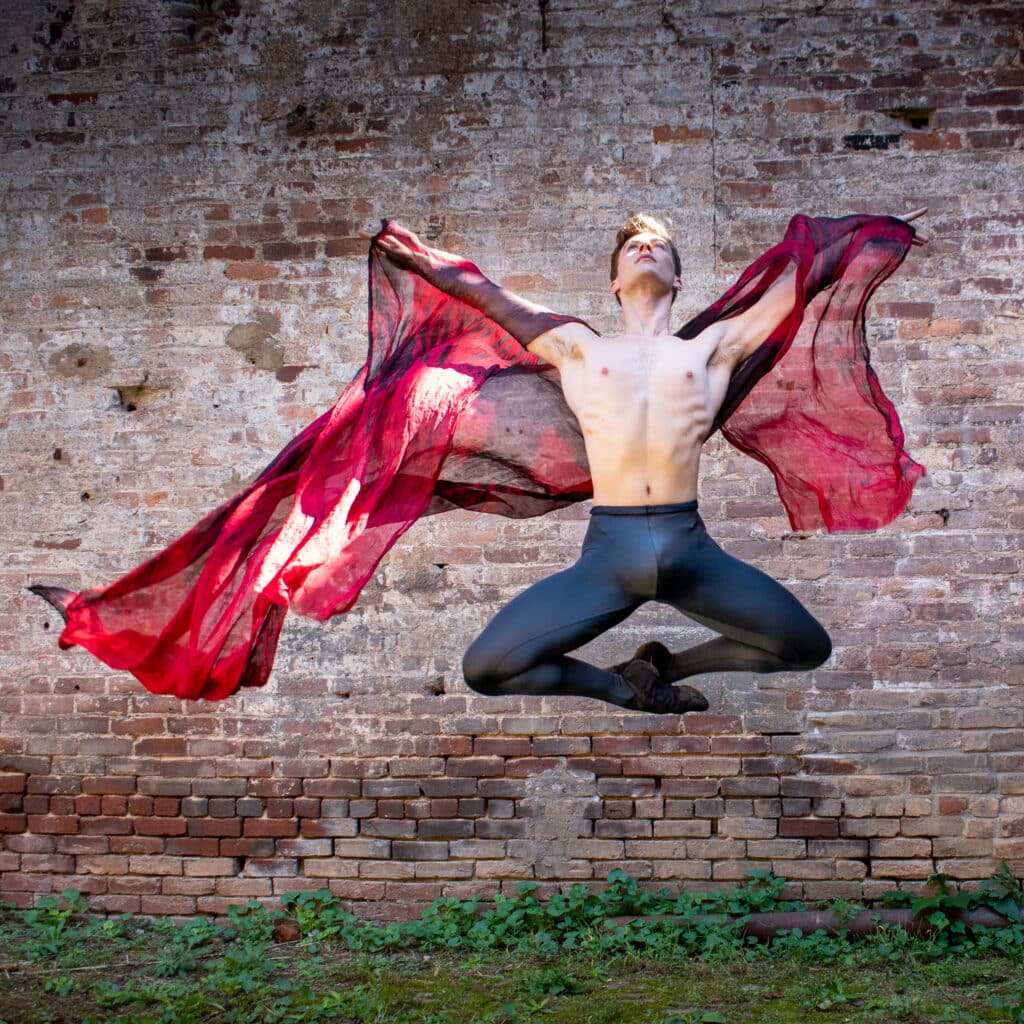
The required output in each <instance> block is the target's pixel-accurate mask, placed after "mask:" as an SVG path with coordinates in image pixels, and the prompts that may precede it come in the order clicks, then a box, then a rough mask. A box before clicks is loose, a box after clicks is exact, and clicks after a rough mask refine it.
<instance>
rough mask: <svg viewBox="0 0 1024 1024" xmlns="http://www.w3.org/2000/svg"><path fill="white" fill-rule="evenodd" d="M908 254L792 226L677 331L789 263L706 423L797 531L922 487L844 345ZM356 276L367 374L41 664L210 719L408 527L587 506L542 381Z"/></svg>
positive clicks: (853, 348) (582, 467)
mask: <svg viewBox="0 0 1024 1024" xmlns="http://www.w3.org/2000/svg"><path fill="white" fill-rule="evenodd" d="M389 229H390V225H389V224H388V223H385V226H384V229H383V230H384V231H388V230H389ZM913 236H914V229H913V228H912V227H910V226H909V225H908V224H906V223H905V222H904V221H901V220H897V219H895V218H891V217H866V216H853V217H843V218H839V219H834V220H833V219H813V218H810V217H805V216H797V217H794V218H793V220H792V221H791V222H790V225H789V228H788V229H787V231H786V235H785V238H784V240H783V241H782V242H781V243H780V244H779V245H777V246H775V247H774V248H772V249H771V250H769V251H768V252H766V253H765V254H764V255H763V256H761V257H759V258H758V259H757V260H756V261H755V262H754V263H753V264H752V265H751V266H750V267H748V268H747V269H746V270H745V271H744V272H743V274H742V275H741V276H740V278H739V280H738V281H737V282H736V284H734V285H733V286H732V287H731V288H730V289H729V290H728V291H727V292H726V293H725V294H724V295H723V296H722V297H721V298H720V299H719V300H718V301H717V302H715V303H714V304H713V305H712V306H710V307H709V308H708V309H707V310H705V311H704V312H703V313H701V314H699V315H698V316H696V317H695V318H694V319H693V320H691V321H690V322H689V323H688V324H687V325H686V326H685V327H683V328H682V329H681V330H680V331H678V332H677V333H678V335H679V337H681V338H684V339H686V338H692V337H695V336H696V335H697V334H698V333H699V332H700V331H701V330H703V329H704V328H705V327H707V326H708V325H709V324H711V323H714V322H715V321H717V320H721V319H724V318H727V317H731V316H735V315H737V314H739V313H742V312H743V311H744V310H746V309H748V308H750V306H752V305H753V304H754V303H755V302H756V301H757V300H758V298H759V297H760V296H761V295H762V294H764V292H765V291H766V290H767V288H768V287H769V286H770V285H771V283H772V282H773V281H774V280H775V279H776V278H777V277H778V276H779V275H780V274H781V273H783V272H784V271H785V270H786V268H787V267H788V266H789V265H790V264H791V263H793V262H795V263H796V267H797V295H798V301H797V306H796V308H795V309H794V310H793V313H792V314H791V316H790V317H789V318H788V319H787V320H786V321H785V322H784V323H782V324H780V325H779V327H778V328H777V329H776V330H775V331H774V332H773V333H772V334H771V336H770V337H769V338H768V339H767V340H766V341H765V342H764V344H763V345H762V346H761V347H760V348H759V349H758V350H757V351H756V352H755V353H754V354H753V355H752V356H750V358H748V359H747V360H745V361H744V362H743V363H742V364H740V366H739V367H738V368H737V370H736V372H735V373H734V374H733V378H732V381H731V384H730V387H729V390H728V392H727V394H726V398H725V402H724V404H723V406H722V409H721V411H720V413H719V415H718V417H717V418H716V420H715V429H718V428H719V427H720V428H721V429H722V432H723V434H724V435H725V436H726V438H728V440H729V441H730V442H732V444H734V445H736V447H737V448H739V449H740V450H741V451H744V452H746V453H747V454H749V455H751V456H753V457H754V458H756V459H758V460H759V461H760V462H763V463H764V464H765V465H766V466H768V468H769V469H770V470H771V471H772V473H773V475H774V476H775V480H776V483H777V485H778V489H779V495H780V497H781V498H782V501H783V504H784V505H785V507H786V510H787V512H788V513H789V518H790V523H791V524H792V526H793V529H795V530H802V531H803V530H814V529H817V528H819V527H822V526H824V527H825V528H826V529H828V530H864V529H872V528H876V527H878V526H882V525H884V524H885V523H888V522H890V521H891V520H892V519H894V518H895V517H896V516H897V515H899V513H900V512H902V511H903V509H904V508H905V507H906V505H907V502H908V501H909V499H910V492H911V490H912V488H913V486H914V483H915V481H916V480H917V479H918V478H919V477H920V476H921V475H922V474H923V473H924V468H923V467H922V466H919V465H918V464H917V463H915V462H914V461H913V460H912V459H911V458H910V457H909V456H908V455H907V453H906V452H905V451H904V450H903V432H902V430H901V428H900V423H899V419H898V418H897V415H896V411H895V409H894V408H893V406H892V403H891V402H890V401H889V400H888V399H887V398H886V396H885V395H884V394H883V392H882V389H881V387H880V386H879V384H878V380H877V378H876V377H875V374H874V372H873V371H872V369H871V366H870V363H869V354H868V349H867V343H866V341H865V337H864V309H865V305H866V303H867V300H868V298H869V296H870V295H871V293H872V292H873V291H874V290H875V288H877V287H878V285H879V284H880V283H881V282H882V281H883V280H885V278H886V277H888V276H889V275H890V274H891V273H892V272H893V271H894V270H895V269H896V267H897V266H899V264H900V262H901V261H902V260H903V258H904V257H905V255H906V253H907V251H908V249H909V247H910V243H911V240H912V238H913ZM369 271H370V325H369V327H370V344H369V351H368V355H367V360H366V364H365V365H364V366H363V368H362V369H361V370H360V371H359V373H358V375H357V376H356V378H355V379H354V380H353V381H352V382H351V383H350V384H349V385H348V386H347V387H346V388H345V390H344V392H343V393H342V395H341V397H340V398H339V399H338V402H337V404H336V405H335V406H334V408H332V409H331V410H330V411H329V412H327V413H325V414H324V415H322V416H321V417H320V418H319V419H317V420H316V421H315V422H314V423H312V424H310V426H308V427H307V428H306V429H305V430H303V431H302V433H300V434H299V435H298V436H297V437H295V438H294V439H293V440H292V441H291V442H290V443H289V444H288V445H287V447H285V449H284V450H283V451H282V452H281V453H280V454H279V455H278V456H277V458H275V459H274V461H273V462H271V463H270V465H269V466H267V468H266V469H265V470H264V471H263V473H262V474H261V475H260V476H259V478H258V479H257V480H256V481H255V482H254V483H252V484H250V485H249V486H248V487H246V488H245V490H243V491H242V492H241V493H239V494H237V495H235V497H234V498H232V499H231V500H230V501H228V502H226V503H225V504H224V505H222V506H220V508H218V509H215V510H214V511H213V512H211V513H210V514H209V515H207V516H206V517H205V518H204V519H203V520H202V521H201V522H200V523H198V524H197V525H196V526H195V527H193V528H192V529H191V530H189V532H188V533H186V534H184V536H182V537H180V538H178V540H176V541H175V542H174V543H173V544H171V545H170V547H168V548H166V549H165V550H164V551H162V552H161V553H160V554H158V555H156V556H155V557H154V558H151V559H150V560H149V561H147V562H145V563H144V564H143V565H140V566H138V567H137V568H136V569H133V570H132V571H131V572H129V573H128V574H127V575H126V576H124V577H122V578H121V579H120V580H118V581H117V582H116V583H113V584H112V585H110V586H109V587H106V588H104V589H97V590H87V591H83V592H82V593H80V594H76V595H69V596H68V597H67V599H66V600H62V601H61V604H62V605H63V606H64V607H63V610H64V612H65V614H66V616H67V623H66V625H65V628H64V630H63V632H62V634H61V637H60V645H61V647H71V646H74V645H76V644H77V645H81V646H83V647H85V648H86V649H88V650H89V651H91V652H92V653H93V654H94V655H95V656H96V657H98V658H99V659H101V660H102V661H104V662H106V663H107V664H108V665H110V666H112V667H113V668H117V669H125V670H127V671H129V672H131V673H132V674H133V675H134V676H135V677H136V678H137V679H139V680H140V681H141V682H142V683H143V685H144V686H146V688H147V689H149V690H152V691H153V692H154V693H171V694H174V695H175V696H177V697H180V698H187V699H198V698H204V699H207V700H219V699H221V698H224V697H227V696H229V695H230V694H232V693H234V692H235V691H236V690H238V688H239V687H241V686H262V685H263V684H264V683H265V682H266V681H267V678H268V677H269V675H270V670H271V668H272V665H273V660H274V651H275V648H276V646H277V638H278V634H279V632H280V629H281V625H282V623H283V621H284V616H285V611H286V609H287V608H291V609H293V610H294V611H296V612H298V613H299V614H300V615H306V616H310V617H312V618H315V619H321V620H322V619H327V618H329V617H331V616H332V615H337V614H339V613H341V612H344V611H347V610H348V609H349V608H351V607H352V605H353V604H354V603H355V601H356V598H357V597H358V595H359V592H360V590H361V589H362V587H363V586H364V584H365V583H366V581H367V580H368V579H369V577H370V575H371V574H372V573H373V571H374V569H375V568H376V566H377V564H378V563H379V561H380V559H381V558H382V557H383V556H384V554H385V553H386V552H387V551H388V549H389V548H390V547H391V546H392V545H393V544H394V543H395V541H396V540H397V539H398V538H399V537H400V536H401V535H402V534H403V533H404V532H405V531H406V530H407V529H408V528H409V527H410V526H411V525H412V524H413V523H414V522H415V521H416V520H417V519H419V518H420V517H421V516H424V515H429V514H432V513H435V512H442V511H445V510H447V509H451V508H454V507H460V508H468V509H475V510H476V511H479V512H490V513H495V514H498V515H504V516H511V517H527V516H537V515H542V514H543V513H545V512H549V511H551V510H553V509H556V508H560V507H562V506H565V505H568V504H571V503H572V502H577V501H583V500H584V499H587V498H589V497H591V484H590V473H589V470H588V468H587V462H586V456H585V452H584V447H583V438H582V435H581V434H580V430H579V426H578V424H577V422H576V420H575V417H574V416H573V415H572V413H571V412H570V411H569V408H568V406H567V405H566V404H565V400H564V398H563V397H562V392H561V388H560V385H559V377H558V373H557V371H556V370H555V369H554V367H552V366H550V365H548V364H547V363H544V362H542V361H541V360H539V359H537V358H536V357H534V356H532V355H531V354H530V353H529V352H527V351H526V350H525V349H523V348H522V347H521V346H520V345H519V344H518V343H517V342H515V341H514V340H513V339H512V338H511V337H510V336H509V335H508V334H506V333H505V331H503V330H502V329H501V328H500V327H498V326H497V325H496V324H494V323H493V322H492V321H490V320H488V319H487V318H486V317H484V316H483V314H481V313H479V312H477V311H476V310H475V309H473V308H472V307H470V306H468V305H466V304H465V303H463V302H460V301H458V300H456V299H453V298H450V297H449V296H448V295H446V294H444V293H443V292H440V291H438V290H437V289H436V288H434V287H433V286H432V285H430V284H428V283H427V282H426V281H425V280H424V279H423V278H422V277H420V276H418V275H417V274H415V273H412V272H409V271H406V270H402V269H400V268H398V267H396V266H395V265H394V264H392V263H389V262H388V261H387V260H386V259H385V258H383V257H382V256H381V255H380V254H379V253H378V252H377V251H376V250H375V249H373V248H371V252H370V268H369ZM569 319H573V318H570V317H554V320H560V321H564V320H569ZM783 357H785V358H783ZM755 385H756V386H755Z"/></svg>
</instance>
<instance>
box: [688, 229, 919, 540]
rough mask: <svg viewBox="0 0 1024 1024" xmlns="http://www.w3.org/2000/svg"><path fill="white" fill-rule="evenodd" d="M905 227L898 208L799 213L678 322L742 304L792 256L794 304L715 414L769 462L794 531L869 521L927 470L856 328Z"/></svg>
mask: <svg viewBox="0 0 1024 1024" xmlns="http://www.w3.org/2000/svg"><path fill="white" fill-rule="evenodd" d="M913 237H914V229H913V228H912V227H911V226H910V225H909V224H907V223H906V222H905V221H902V220H899V219H897V218H895V217H867V216H851V217H839V218H824V217H822V218H812V217H806V216H802V215H799V216H796V217H794V218H793V219H792V220H791V221H790V223H789V227H788V228H787V230H786V235H785V238H784V239H783V241H782V242H781V243H780V244H779V245H777V246H775V247H774V248H773V249H771V250H769V251H768V252H767V253H765V254H764V255H763V256H761V257H760V258H759V259H757V260H755V262H754V263H753V264H752V265H751V266H750V267H748V268H747V269H746V270H745V271H744V272H743V274H742V275H741V276H740V278H739V280H738V281H737V283H736V284H735V285H734V286H733V287H732V288H730V289H729V291H728V292H726V294H725V295H723V296H722V298H721V299H719V300H718V301H717V302H715V303H714V304H713V305H712V306H710V307H709V308H708V309H707V310H705V311H704V312H703V313H701V314H700V315H699V316H697V317H696V318H694V319H693V320H691V321H690V323H688V324H687V325H686V326H685V327H683V328H682V329H681V330H680V331H679V332H677V333H678V334H679V336H680V337H683V338H692V337H695V336H696V335H697V334H699V333H700V331H701V330H703V329H704V327H706V326H707V325H708V324H709V323H713V322H715V321H718V320H721V319H723V318H726V317H730V316H735V315H736V314H738V313H742V312H743V311H744V310H746V309H748V308H749V307H750V306H751V305H753V303H754V302H756V301H757V299H758V298H759V297H760V295H761V294H763V293H764V290H765V289H766V288H767V287H768V286H769V285H770V284H771V282H772V281H774V280H775V279H776V278H777V277H778V276H779V274H781V273H782V272H783V271H784V270H785V269H786V268H787V267H788V266H789V265H790V264H791V263H795V265H796V268H797V295H798V303H797V306H796V308H795V309H794V310H793V313H792V314H791V315H790V316H789V317H788V318H787V319H786V320H785V321H784V322H783V323H781V324H780V325H779V326H778V327H777V328H776V330H775V331H774V332H773V333H772V334H771V335H770V336H769V337H768V338H767V339H766V340H765V342H764V344H763V345H762V346H761V347H760V348H759V349H758V350H757V351H756V352H755V353H754V354H753V355H752V356H751V357H750V358H749V359H747V360H746V361H745V362H744V363H742V364H741V365H740V366H739V367H738V368H737V369H736V371H735V373H734V374H733V377H732V381H731V383H730V386H729V390H728V392H727V394H726V398H725V401H724V402H723V404H722V408H721V409H720V410H719V413H718V416H717V418H716V420H715V424H714V428H715V429H718V428H721V430H722V433H723V434H724V435H725V437H726V438H727V439H728V440H729V441H730V442H731V443H732V444H734V445H735V446H736V447H737V448H739V449H740V450H741V451H743V452H746V453H747V454H748V455H750V456H752V457H753V458H755V459H758V460H759V461H760V462H763V463H764V464H765V465H766V466H768V468H769V469H770V470H771V471H772V474H773V476H774V477H775V483H776V486H777V488H778V491H779V497H780V498H781V499H782V503H783V505H784V506H785V508H786V512H787V513H788V515H789V521H790V525H791V526H792V527H793V529H794V530H802V531H806V530H816V529H819V528H820V527H825V528H826V529H827V530H830V531H838V530H867V529H877V528H878V527H880V526H884V525H885V524H886V523H889V522H891V521H892V520H893V519H894V518H895V517H896V516H898V515H899V514H900V513H901V512H902V511H903V510H904V509H905V508H906V506H907V503H908V502H909V500H910V495H911V492H912V490H913V487H914V484H915V483H916V482H917V480H919V479H920V478H921V477H922V476H923V475H924V472H925V470H924V467H923V466H921V465H919V464H918V463H916V462H914V461H913V459H911V458H910V456H909V455H908V454H907V453H906V451H905V450H904V447H903V444H904V437H903V429H902V427H901V426H900V421H899V417H898V416H897V414H896V410H895V408H894V407H893V404H892V403H891V402H890V401H889V399H888V398H887V397H886V396H885V394H884V392H883V391H882V388H881V385H880V384H879V383H878V378H877V376H876V375H875V372H874V370H873V369H872V368H871V358H870V353H869V350H868V345H867V340H866V337H865V330H864V318H865V309H866V306H867V302H868V299H869V298H870V296H871V294H872V292H874V291H875V289H876V288H877V287H878V285H879V284H881V283H882V281H884V280H885V279H886V278H887V277H889V275H890V274H892V272H893V271H894V270H895V269H896V268H897V267H898V266H899V265H900V263H901V262H902V261H903V259H904V257H905V256H906V254H907V251H908V250H909V248H910V245H911V241H912V240H913Z"/></svg>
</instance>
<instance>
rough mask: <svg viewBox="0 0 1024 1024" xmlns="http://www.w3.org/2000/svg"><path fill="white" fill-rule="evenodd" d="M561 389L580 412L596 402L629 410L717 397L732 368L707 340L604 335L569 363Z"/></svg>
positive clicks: (564, 372)
mask: <svg viewBox="0 0 1024 1024" xmlns="http://www.w3.org/2000/svg"><path fill="white" fill-rule="evenodd" d="M561 374H562V388H563V391H564V392H565V397H566V400H567V401H568V403H569V405H570V407H572V408H573V410H574V411H576V412H577V415H579V413H580V411H581V410H585V409H587V408H589V407H592V406H595V405H597V406H601V407H603V406H605V405H607V404H609V403H611V404H614V405H618V407H619V408H621V409H622V410H623V413H625V412H626V411H627V410H628V409H635V408H637V407H638V406H645V405H650V404H655V405H661V404H668V405H675V404H678V403H680V402H682V403H684V404H689V403H690V402H691V401H694V400H697V401H699V402H701V404H704V403H706V402H708V401H713V396H714V394H715V393H716V392H717V391H719V390H720V388H721V386H722V383H721V381H720V380H719V378H723V379H724V382H725V383H726V384H727V383H728V369H727V368H726V367H725V366H724V364H722V363H721V361H719V360H717V359H716V347H715V345H714V344H713V343H712V342H711V341H709V340H706V339H694V340H689V341H684V340H681V339H679V338H676V337H674V336H671V335H666V336H663V337H659V338H642V339H639V340H634V339H631V338H629V337H628V336H627V337H624V338H602V339H600V342H599V343H597V344H594V345H591V346H589V347H588V349H587V351H586V352H585V353H584V354H583V355H582V358H580V359H578V360H573V361H572V362H571V363H570V364H564V365H563V366H562V369H561Z"/></svg>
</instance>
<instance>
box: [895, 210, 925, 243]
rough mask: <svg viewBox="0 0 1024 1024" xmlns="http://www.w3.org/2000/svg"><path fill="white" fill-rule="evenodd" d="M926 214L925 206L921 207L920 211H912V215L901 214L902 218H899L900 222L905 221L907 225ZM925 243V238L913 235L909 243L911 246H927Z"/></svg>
mask: <svg viewBox="0 0 1024 1024" xmlns="http://www.w3.org/2000/svg"><path fill="white" fill-rule="evenodd" d="M927 212H928V207H927V206H922V207H921V209H920V210H914V212H913V213H905V214H903V216H902V217H900V220H905V221H907V223H908V224H909V223H910V221H912V220H917V218H918V217H920V216H922V214H925V213H927ZM927 242H928V239H927V238H925V237H924V236H923V235H915V236H914V240H913V242H911V245H925V244H927Z"/></svg>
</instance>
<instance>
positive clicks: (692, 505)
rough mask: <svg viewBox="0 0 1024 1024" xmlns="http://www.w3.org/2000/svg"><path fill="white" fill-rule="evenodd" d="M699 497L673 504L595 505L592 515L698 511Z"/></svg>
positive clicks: (633, 514) (635, 514)
mask: <svg viewBox="0 0 1024 1024" xmlns="http://www.w3.org/2000/svg"><path fill="white" fill-rule="evenodd" d="M696 511H697V499H696V498H694V500H693V501H677V502H675V503H674V504H672V505H595V506H594V507H593V508H592V509H591V510H590V514H591V515H592V516H656V515H662V514H664V513H666V512H696Z"/></svg>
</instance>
